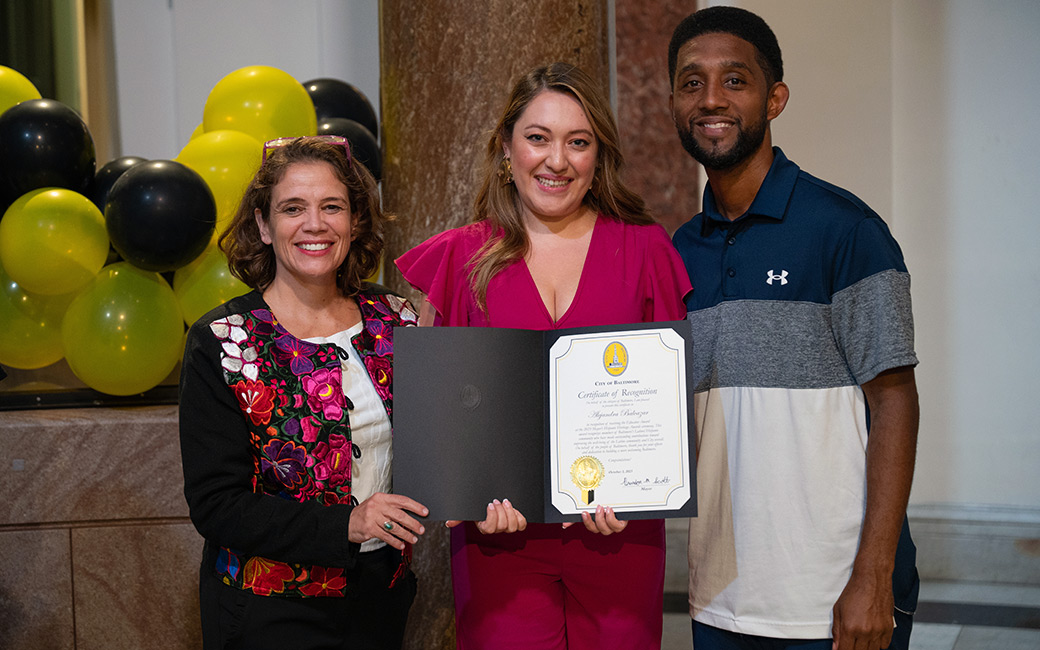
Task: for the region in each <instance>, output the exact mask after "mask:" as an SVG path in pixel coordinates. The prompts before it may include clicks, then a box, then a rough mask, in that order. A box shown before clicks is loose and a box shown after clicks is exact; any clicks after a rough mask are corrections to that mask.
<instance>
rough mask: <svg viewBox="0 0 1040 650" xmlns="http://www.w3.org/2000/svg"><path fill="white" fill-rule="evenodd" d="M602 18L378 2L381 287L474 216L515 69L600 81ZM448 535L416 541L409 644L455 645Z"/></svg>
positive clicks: (475, 3) (605, 65) (543, 10)
mask: <svg viewBox="0 0 1040 650" xmlns="http://www.w3.org/2000/svg"><path fill="white" fill-rule="evenodd" d="M608 22H609V21H608V13H607V3H606V2H605V0H589V1H586V0H580V1H575V0H421V1H420V0H382V2H381V4H380V58H381V76H382V80H381V97H380V100H381V109H382V119H383V133H382V143H383V152H384V156H383V200H384V205H385V206H386V208H387V210H388V211H390V212H392V213H394V214H396V215H397V221H396V222H395V223H394V224H393V226H392V228H391V230H390V233H389V236H388V238H387V252H386V260H387V263H386V268H385V273H384V278H385V281H386V283H387V284H389V285H390V286H391V287H393V288H395V289H398V290H400V291H404V292H405V293H406V294H409V293H411V292H410V291H409V290H408V287H407V286H406V285H405V283H404V282H403V280H402V279H401V276H400V274H399V273H398V272H397V268H396V267H395V266H394V265H393V263H392V260H393V259H395V258H396V257H397V256H399V255H400V254H401V253H403V252H404V251H406V250H408V249H409V248H411V247H412V246H414V245H416V244H418V243H419V242H421V241H423V240H425V239H426V238H428V237H430V236H432V235H434V234H436V233H438V232H441V231H443V230H446V229H448V228H453V227H455V226H460V225H462V224H465V223H467V222H468V221H470V219H471V218H472V204H473V198H474V196H475V194H476V192H477V189H478V186H477V173H478V170H479V168H480V164H481V161H482V160H483V156H484V153H483V152H484V146H485V145H486V144H487V140H488V137H489V136H490V133H491V130H492V129H493V128H494V126H495V123H496V122H497V120H498V117H499V115H500V113H501V111H502V110H503V109H504V108H505V102H506V99H507V95H508V93H509V91H510V89H511V87H512V85H513V83H515V81H516V79H517V78H518V77H519V76H520V75H521V74H523V73H525V72H526V71H527V70H529V69H530V68H532V67H534V66H536V65H540V64H545V63H551V62H553V61H567V62H570V63H574V64H576V65H578V66H580V67H581V68H583V69H584V70H585V71H586V72H588V73H589V74H590V75H592V77H593V78H595V79H599V80H600V81H601V83H602V84H603V88H604V91H606V89H607V88H609V74H610V73H609V43H608V37H607V28H608ZM446 532H447V531H446V530H445V529H443V528H441V527H438V528H437V529H436V530H434V531H431V532H429V533H427V534H426V536H425V538H424V539H423V540H422V541H421V542H420V544H419V545H417V547H416V560H415V570H416V573H417V574H418V575H419V580H420V583H419V595H418V597H417V599H416V602H415V605H414V606H413V608H412V612H411V617H410V620H409V631H408V637H407V640H406V643H405V647H406V648H409V649H412V648H423V649H428V648H454V647H455V646H454V625H453V610H452V594H451V579H450V576H449V571H448V541H447V535H446Z"/></svg>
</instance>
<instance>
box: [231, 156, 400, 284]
mask: <svg viewBox="0 0 1040 650" xmlns="http://www.w3.org/2000/svg"><path fill="white" fill-rule="evenodd" d="M301 162H325V163H328V164H329V165H330V166H331V167H332V169H333V170H334V172H335V174H336V178H338V179H339V180H340V182H342V183H343V185H345V186H346V188H347V197H348V199H349V201H350V210H351V213H352V214H353V216H354V217H355V218H356V219H357V225H356V227H355V228H354V231H353V236H352V240H351V242H350V252H349V254H348V255H347V258H346V259H345V260H343V264H341V265H340V267H339V269H338V271H337V272H336V282H337V284H338V285H339V288H340V291H342V292H343V295H345V296H347V297H348V298H349V297H353V296H356V295H357V294H358V292H359V291H360V290H361V285H362V283H363V282H364V280H365V278H367V277H369V276H371V275H372V274H373V273H375V271H376V270H377V269H378V268H379V260H380V258H381V256H382V254H383V227H384V225H385V223H386V222H387V221H389V220H390V219H392V218H393V217H392V216H391V215H387V214H384V213H383V211H382V209H381V208H380V205H379V189H378V187H377V186H376V180H375V178H373V177H372V174H371V173H370V172H369V171H368V170H367V169H366V168H365V166H364V165H362V164H361V163H359V162H358V161H357V160H355V159H353V157H352V156H351V155H350V148H349V145H347V144H345V143H338V142H331V141H329V140H328V139H327V138H322V137H314V136H312V137H302V138H296V139H294V140H291V141H290V142H289V143H288V144H285V145H284V146H280V147H277V148H272V149H268V150H267V158H266V160H265V161H264V162H263V164H262V165H261V166H260V169H259V170H258V171H257V172H256V176H254V177H253V180H252V181H251V182H250V183H249V187H247V188H246V192H245V195H244V196H243V197H242V202H241V203H240V204H239V206H238V211H237V212H235V216H234V217H233V218H232V220H231V224H230V225H229V226H228V227H227V229H226V230H225V231H224V232H223V233H222V234H221V235H220V241H219V245H220V250H222V251H224V253H225V254H226V255H227V258H228V266H229V267H230V269H231V273H232V275H234V276H235V277H236V278H238V279H239V280H241V281H242V282H244V283H245V284H246V285H247V286H249V287H251V288H253V289H255V290H257V291H264V290H265V289H266V288H267V287H269V286H270V285H271V282H273V281H274V276H275V270H276V268H277V265H276V260H275V254H274V249H273V248H272V247H271V246H270V245H268V244H265V243H264V242H263V240H262V239H261V238H260V228H259V226H257V223H256V218H255V216H254V214H255V211H256V210H260V213H261V214H262V215H263V218H264V220H265V221H267V220H269V219H270V218H271V194H272V191H273V189H274V187H275V186H276V185H278V183H279V182H281V180H282V178H283V177H284V176H285V173H286V171H287V170H288V169H289V167H290V166H292V165H294V164H296V163H301Z"/></svg>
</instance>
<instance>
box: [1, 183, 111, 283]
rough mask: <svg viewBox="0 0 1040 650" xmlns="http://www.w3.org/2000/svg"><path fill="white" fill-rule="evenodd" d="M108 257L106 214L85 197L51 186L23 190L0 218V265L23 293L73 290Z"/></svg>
mask: <svg viewBox="0 0 1040 650" xmlns="http://www.w3.org/2000/svg"><path fill="white" fill-rule="evenodd" d="M107 257H108V231H107V230H105V217H104V216H103V215H102V214H101V211H100V210H98V208H97V206H96V205H94V202H93V201H91V200H90V199H88V198H87V197H85V196H83V195H82V194H79V193H78V192H73V191H72V190H66V189H61V188H56V187H47V188H42V189H38V190H33V191H31V192H28V193H26V194H23V195H22V196H21V197H20V198H19V199H18V200H17V201H15V202H14V203H12V204H11V207H9V208H7V212H5V213H4V218H3V220H0V264H2V265H3V267H4V268H5V269H7V273H8V275H10V276H11V278H13V279H14V281H15V282H17V283H18V284H20V285H22V288H23V289H25V290H26V291H31V292H33V293H41V294H45V295H48V296H53V295H58V294H62V293H71V292H73V291H77V290H79V289H81V288H83V287H84V286H86V284H87V283H88V282H90V281H91V279H93V278H94V276H95V275H97V273H98V271H100V270H101V267H103V266H104V265H105V259H106V258H107Z"/></svg>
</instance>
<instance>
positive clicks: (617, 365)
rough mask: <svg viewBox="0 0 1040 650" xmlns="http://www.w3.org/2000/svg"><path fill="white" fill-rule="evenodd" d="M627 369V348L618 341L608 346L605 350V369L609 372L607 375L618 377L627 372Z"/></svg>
mask: <svg viewBox="0 0 1040 650" xmlns="http://www.w3.org/2000/svg"><path fill="white" fill-rule="evenodd" d="M627 367H628V350H627V349H625V346H624V345H621V343H618V342H617V341H613V342H611V343H609V344H607V348H606V349H605V350H603V369H604V370H606V371H607V374H609V375H610V376H612V377H617V376H618V375H620V374H621V373H623V372H625V368H627Z"/></svg>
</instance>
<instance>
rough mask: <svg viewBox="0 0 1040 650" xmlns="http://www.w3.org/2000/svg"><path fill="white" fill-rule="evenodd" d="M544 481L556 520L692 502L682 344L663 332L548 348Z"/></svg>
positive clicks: (570, 340) (564, 341) (566, 341)
mask: <svg viewBox="0 0 1040 650" xmlns="http://www.w3.org/2000/svg"><path fill="white" fill-rule="evenodd" d="M548 370H549V390H548V398H549V400H548V401H549V405H548V406H549V455H550V459H549V473H550V476H551V484H550V490H551V497H552V505H553V506H554V507H555V508H556V509H557V510H559V512H560V513H562V514H565V515H567V514H579V513H581V512H583V511H587V512H593V511H595V510H596V507H597V506H598V505H604V506H610V507H612V508H614V510H615V511H616V512H619V513H621V512H638V511H647V510H664V511H667V510H678V509H680V508H682V507H683V506H684V505H685V504H686V503H687V502H688V501H689V500H690V497H691V490H692V481H693V477H692V476H691V472H690V467H691V465H690V457H689V454H690V450H689V444H688V435H687V424H688V422H687V418H688V411H687V403H686V399H687V396H686V358H685V353H684V340H683V338H682V337H681V336H679V335H678V334H677V333H676V332H675V331H674V330H672V329H667V328H665V329H642V330H632V331H621V332H606V333H589V334H576V335H572V336H563V337H561V338H559V339H558V340H557V341H556V342H555V343H554V344H553V345H552V347H551V348H550V351H549V360H548Z"/></svg>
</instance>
